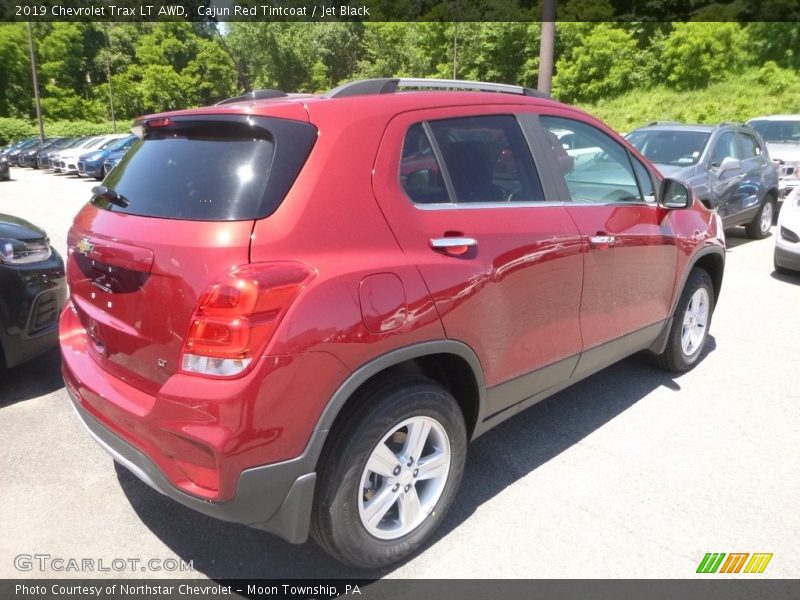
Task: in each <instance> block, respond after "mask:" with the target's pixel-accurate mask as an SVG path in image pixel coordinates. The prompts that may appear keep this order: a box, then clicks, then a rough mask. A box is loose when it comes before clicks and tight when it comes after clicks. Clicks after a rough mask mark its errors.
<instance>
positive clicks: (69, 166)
mask: <svg viewBox="0 0 800 600" xmlns="http://www.w3.org/2000/svg"><path fill="white" fill-rule="evenodd" d="M127 135H129V134H127V133H118V134H114V135H98V136H95V137H93V138H89V139H88V140H86V142H84V143H83V144H79V145H78V146H76V147H74V148H68V149H66V150H63V151H61V152H59V153H58V154H57V155H55V156H53V157H51V159H50V165H51V168H52V169H53V170H54V171H56V172H58V173H72V174H77V173H78V158H79V157H81V156H83V155H84V154H86V153H87V152H91V151H92V150H99V149H100V148H102V147H103V146H105V145H106V144H108V143H109V142H113V141H114V140H118V139H119V138H123V137H126V136H127Z"/></svg>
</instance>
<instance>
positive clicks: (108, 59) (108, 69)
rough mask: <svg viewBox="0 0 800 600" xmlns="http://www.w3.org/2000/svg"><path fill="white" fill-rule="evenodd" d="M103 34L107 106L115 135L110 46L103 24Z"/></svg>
mask: <svg viewBox="0 0 800 600" xmlns="http://www.w3.org/2000/svg"><path fill="white" fill-rule="evenodd" d="M103 33H105V34H106V76H107V77H108V105H109V107H110V108H111V127H112V128H113V129H114V133H117V118H116V116H115V115H114V89H113V88H112V87H111V45H110V44H109V43H108V24H107V23H103Z"/></svg>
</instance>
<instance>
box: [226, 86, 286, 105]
mask: <svg viewBox="0 0 800 600" xmlns="http://www.w3.org/2000/svg"><path fill="white" fill-rule="evenodd" d="M288 95H289V94H287V93H286V92H283V91H281V90H253V91H251V92H247V93H246V94H245V95H244V96H236V97H235V98H226V99H225V100H222V101H220V102H217V103H216V104H215V105H214V106H219V105H221V104H232V103H234V102H246V101H247V100H264V99H266V98H283V97H285V96H288Z"/></svg>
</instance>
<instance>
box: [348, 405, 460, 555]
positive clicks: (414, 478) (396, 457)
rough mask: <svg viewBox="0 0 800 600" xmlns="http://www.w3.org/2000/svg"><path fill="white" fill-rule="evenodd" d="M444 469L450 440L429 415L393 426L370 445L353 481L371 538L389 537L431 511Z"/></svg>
mask: <svg viewBox="0 0 800 600" xmlns="http://www.w3.org/2000/svg"><path fill="white" fill-rule="evenodd" d="M449 473H450V440H449V439H448V437H447V433H446V432H445V429H444V427H442V425H441V423H439V422H438V421H437V420H436V419H433V418H431V417H424V416H419V417H412V418H410V419H406V420H405V421H403V422H401V423H400V424H398V425H396V426H395V427H393V428H392V429H391V430H390V431H389V432H388V433H387V434H386V435H385V436H384V437H383V438H382V439H381V441H380V442H379V443H378V445H377V446H375V448H374V449H373V450H372V453H371V454H370V456H369V458H368V459H367V463H366V466H365V468H364V472H363V473H362V475H361V485H360V486H359V498H358V514H359V516H360V518H361V523H362V525H363V526H364V528H365V529H366V530H367V531H368V532H369V533H370V535H373V536H374V537H376V538H379V539H382V540H394V539H397V538H400V537H403V536H404V535H407V534H408V533H411V532H412V531H413V530H414V529H416V528H417V527H419V526H420V525H421V524H422V523H423V521H425V519H426V518H427V517H428V515H430V513H431V512H432V511H433V509H434V507H435V506H436V503H437V502H438V501H439V498H440V497H441V495H442V492H443V491H444V488H445V484H446V483H447V477H448V475H449Z"/></svg>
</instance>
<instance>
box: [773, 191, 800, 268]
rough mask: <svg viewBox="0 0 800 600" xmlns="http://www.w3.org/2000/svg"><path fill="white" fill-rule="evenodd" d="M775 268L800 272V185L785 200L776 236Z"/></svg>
mask: <svg viewBox="0 0 800 600" xmlns="http://www.w3.org/2000/svg"><path fill="white" fill-rule="evenodd" d="M775 270H776V271H777V272H778V273H788V272H790V271H794V272H797V273H800V187H796V188H794V190H792V192H791V193H790V194H789V195H788V196H787V197H786V199H785V200H784V201H783V207H781V213H780V215H779V216H778V231H777V235H776V236H775Z"/></svg>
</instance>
